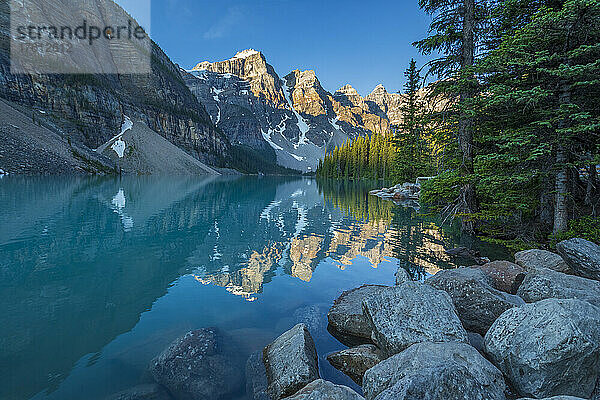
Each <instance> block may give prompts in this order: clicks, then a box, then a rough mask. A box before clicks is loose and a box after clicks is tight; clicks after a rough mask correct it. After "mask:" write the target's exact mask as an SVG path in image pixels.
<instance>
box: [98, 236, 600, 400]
mask: <svg viewBox="0 0 600 400" xmlns="http://www.w3.org/2000/svg"><path fill="white" fill-rule="evenodd" d="M557 248H558V253H559V254H554V253H550V252H547V251H544V250H529V251H526V252H520V253H517V254H516V255H515V262H514V263H513V262H509V261H495V262H489V263H486V264H484V265H474V266H472V267H461V268H458V269H454V270H445V271H441V272H439V273H437V274H436V275H434V276H433V277H431V278H429V279H427V280H426V281H425V282H413V281H410V278H409V276H408V274H407V273H406V271H405V270H404V269H403V268H402V267H401V268H400V269H399V270H398V273H397V274H396V282H395V285H394V286H380V285H365V286H362V287H359V288H356V289H353V290H350V291H346V292H344V293H342V294H341V295H340V297H339V298H338V299H337V300H336V301H335V302H334V304H333V305H332V307H331V308H330V310H329V312H328V315H327V317H328V321H329V327H328V331H329V332H330V333H331V334H332V335H334V337H336V339H338V340H339V341H340V342H341V343H343V344H345V345H347V346H348V348H347V349H344V350H341V351H338V352H335V353H332V354H329V355H327V360H328V362H329V363H330V364H331V365H332V366H333V367H335V368H336V369H338V370H340V371H341V372H343V373H344V374H346V375H348V376H349V377H350V378H351V379H352V380H353V381H354V382H356V383H357V384H358V385H360V386H361V387H362V391H363V393H362V396H361V395H360V394H359V393H357V392H355V391H354V390H352V389H351V388H349V387H345V386H342V385H337V384H334V383H332V382H328V381H325V380H323V379H321V376H320V372H319V359H320V358H319V355H318V354H317V350H316V348H315V344H314V341H313V339H312V336H311V333H310V331H309V327H308V326H307V325H306V324H303V323H300V324H298V325H296V326H294V327H293V328H292V329H290V330H289V331H287V332H284V333H283V334H282V335H281V336H279V337H278V338H277V339H275V340H274V341H273V342H272V343H271V344H269V345H267V346H266V347H265V348H264V349H263V350H262V351H259V352H257V353H254V354H252V355H251V356H250V358H249V359H248V360H246V361H244V360H239V359H236V350H235V348H233V347H232V344H231V343H232V342H231V341H229V340H228V339H227V337H226V335H225V334H224V333H221V332H219V331H218V330H217V329H213V328H209V329H200V330H196V331H192V332H189V333H187V334H186V335H184V336H183V337H181V338H179V339H177V340H176V341H175V342H173V343H172V344H171V345H170V346H169V347H168V348H167V349H165V351H163V353H161V354H160V355H159V356H157V357H156V358H155V359H154V360H153V361H152V363H151V366H150V375H151V376H152V377H153V379H154V381H155V383H153V384H146V385H142V386H139V387H136V388H133V389H131V390H129V391H126V392H121V393H118V394H116V395H114V396H112V397H110V400H142V399H144V400H149V399H153V400H166V399H171V400H209V399H211V400H226V399H237V398H241V397H243V395H244V394H243V393H244V392H245V393H246V394H247V396H248V398H250V399H255V400H278V399H283V398H286V399H293V400H325V399H327V400H337V399H339V400H360V399H363V400H364V399H366V400H392V399H394V400H409V399H410V400H417V399H432V400H433V399H440V400H442V399H443V400H447V399H464V400H474V399H481V400H484V399H485V400H496V399H497V400H506V399H509V400H514V399H521V400H525V399H529V398H535V399H555V400H561V399H563V400H568V399H572V400H573V399H592V400H598V399H600V380H599V375H600V246H598V245H596V244H594V243H591V242H588V241H585V240H583V239H571V240H567V241H564V242H561V243H559V245H558V247H557ZM238 358H239V357H238ZM244 363H245V381H246V387H245V388H244V387H243V382H244V376H243V374H244V369H243V368H240V366H241V365H243V364H244ZM363 396H364V397H363Z"/></svg>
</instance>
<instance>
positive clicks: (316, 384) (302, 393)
mask: <svg viewBox="0 0 600 400" xmlns="http://www.w3.org/2000/svg"><path fill="white" fill-rule="evenodd" d="M288 399H289V400H364V398H363V397H362V396H360V395H359V394H358V393H356V392H355V391H354V390H352V389H350V388H348V387H346V386H341V385H335V384H333V383H331V382H329V381H324V380H323V379H318V380H316V381H313V382H311V383H309V384H308V385H306V386H305V387H304V388H302V389H300V390H299V391H298V392H297V393H296V394H295V395H293V396H292V397H288Z"/></svg>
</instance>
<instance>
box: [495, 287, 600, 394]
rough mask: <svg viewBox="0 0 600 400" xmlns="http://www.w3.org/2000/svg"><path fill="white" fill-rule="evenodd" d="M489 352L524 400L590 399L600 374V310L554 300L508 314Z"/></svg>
mask: <svg viewBox="0 0 600 400" xmlns="http://www.w3.org/2000/svg"><path fill="white" fill-rule="evenodd" d="M485 351H486V353H487V354H488V356H489V357H490V359H491V360H492V362H493V363H494V364H495V365H496V366H498V368H499V369H500V370H501V371H502V372H503V373H504V375H505V376H506V377H507V378H508V379H509V381H510V382H511V384H512V386H513V387H514V389H515V390H517V392H518V394H520V395H521V396H530V397H535V398H543V397H549V396H556V395H571V396H583V397H585V398H589V397H590V396H591V394H592V391H593V390H594V386H595V385H596V380H597V379H598V370H599V368H600V309H599V308H597V307H594V306H593V305H591V304H589V303H587V302H584V301H581V300H572V299H569V300H558V299H548V300H542V301H538V302H536V303H533V304H528V305H525V306H523V307H518V308H513V309H510V310H508V311H507V312H505V313H504V314H502V316H501V317H500V318H498V320H496V322H495V323H494V325H493V326H492V327H491V328H490V330H489V331H488V333H487V335H486V336H485Z"/></svg>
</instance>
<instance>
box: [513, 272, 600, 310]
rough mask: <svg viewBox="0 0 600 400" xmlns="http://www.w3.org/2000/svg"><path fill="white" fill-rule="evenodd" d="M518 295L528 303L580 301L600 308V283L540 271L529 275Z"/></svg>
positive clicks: (560, 273)
mask: <svg viewBox="0 0 600 400" xmlns="http://www.w3.org/2000/svg"><path fill="white" fill-rule="evenodd" d="M518 295H519V296H520V297H521V298H522V299H523V300H525V302H527V303H535V302H536V301H540V300H545V299H553V298H554V299H579V300H583V301H587V302H588V303H591V304H593V305H595V306H596V307H600V282H598V281H595V280H592V279H586V278H581V277H579V276H574V275H567V274H563V273H562V272H556V271H552V270H549V269H538V270H535V271H533V272H531V273H529V274H528V275H527V277H526V278H525V280H524V281H523V283H522V284H521V287H520V288H519V292H518Z"/></svg>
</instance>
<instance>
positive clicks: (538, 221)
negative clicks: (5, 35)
mask: <svg viewBox="0 0 600 400" xmlns="http://www.w3.org/2000/svg"><path fill="white" fill-rule="evenodd" d="M421 3H422V4H421V5H422V6H424V7H426V10H428V11H429V12H435V11H439V10H440V7H446V8H448V7H449V8H450V9H452V7H456V9H452V10H450V11H451V12H450V13H449V14H446V15H442V14H440V13H438V14H435V15H434V23H433V24H432V32H434V34H433V35H432V36H431V37H430V38H427V39H425V40H423V41H421V42H418V43H417V47H418V48H419V49H420V50H421V51H423V52H425V53H427V52H435V51H440V52H441V53H442V57H441V58H440V59H439V60H436V61H435V62H434V63H433V68H432V72H436V73H438V75H441V77H442V78H450V79H446V80H442V81H440V82H438V83H437V84H436V85H435V91H434V93H437V94H438V95H441V96H445V97H446V98H448V99H449V101H450V102H451V103H452V104H451V107H449V108H448V109H446V110H444V111H443V112H441V113H438V118H437V120H438V121H440V126H442V127H444V126H445V129H446V131H447V132H448V137H455V138H457V137H458V134H457V132H458V125H459V123H460V121H461V120H464V118H465V117H466V118H468V119H470V121H471V122H472V123H473V128H474V129H473V148H474V160H473V173H472V174H470V177H468V181H469V182H471V183H472V184H474V185H475V187H476V193H477V203H478V208H479V209H478V212H477V213H476V214H473V215H471V217H472V218H477V219H478V221H479V229H480V231H481V232H485V233H486V234H488V235H493V236H494V237H496V238H500V239H502V240H507V241H511V240H514V241H515V243H529V242H535V241H537V240H540V241H544V240H546V239H547V237H548V232H549V231H550V230H551V229H552V227H553V225H555V226H556V222H557V218H559V217H556V214H555V210H556V209H557V207H559V201H558V199H560V198H564V199H566V202H567V207H566V210H565V213H566V214H567V215H566V218H568V219H575V220H576V221H580V220H579V219H578V218H580V217H582V216H585V215H586V214H587V215H589V214H591V213H597V209H598V206H597V203H594V199H597V198H598V197H600V194H599V192H598V184H597V178H596V177H594V176H591V174H588V175H586V176H580V171H581V170H587V171H590V170H592V169H594V168H595V166H596V165H598V164H599V156H598V154H599V145H600V136H599V131H600V108H599V107H598V93H600V79H598V76H600V2H598V1H594V0H552V1H551V0H534V1H525V0H498V1H493V2H483V1H482V2H476V7H477V13H476V14H477V16H478V17H477V21H476V38H475V39H476V41H477V42H478V43H479V52H478V56H477V58H476V62H475V64H474V67H473V69H472V70H470V71H466V72H468V73H471V74H472V78H471V80H472V82H470V83H469V82H468V79H467V80H465V77H467V76H468V75H465V74H460V73H457V71H458V69H457V67H458V64H457V63H458V59H457V58H456V57H458V56H460V54H459V47H457V43H459V41H460V38H459V33H460V32H458V31H457V26H459V25H460V22H461V16H460V10H459V9H460V6H461V4H462V3H463V1H459V2H453V3H446V2H437V1H433V0H431V1H425V0H422V1H421ZM452 4H453V5H452ZM486 7H487V9H485V8H486ZM452 13H454V14H452ZM453 15H454V17H456V18H454V17H453ZM453 18H454V19H453ZM446 28H447V29H446ZM453 57H454V58H453ZM452 66H454V67H453V68H452ZM440 72H443V73H445V75H444V74H439V73H440ZM469 85H470V86H469ZM469 87H470V88H471V89H477V93H479V95H477V96H473V97H472V98H471V99H469V100H468V101H458V99H460V98H461V97H460V94H461V93H462V92H463V91H464V90H465V89H469ZM440 131H444V129H441V130H440ZM447 150H448V152H449V153H450V154H449V155H447V158H448V162H447V163H446V165H447V166H448V167H449V169H450V171H449V172H447V173H443V174H441V175H440V177H439V178H438V179H436V180H435V181H433V182H431V183H429V184H427V185H426V186H425V188H424V195H423V197H422V199H424V200H426V201H428V202H431V203H433V204H444V205H446V204H448V203H449V202H451V201H452V199H451V197H452V196H453V195H455V191H453V190H455V189H456V187H457V186H458V185H460V184H461V181H460V178H459V177H460V175H459V173H458V171H460V168H461V166H460V163H462V162H463V160H461V158H462V157H461V156H462V155H461V153H460V152H459V151H458V147H454V149H452V148H448V149H447ZM561 154H562V155H564V157H560V155H561ZM562 171H564V172H565V175H566V177H567V184H566V186H565V189H564V190H561V191H559V192H557V189H556V188H557V183H558V181H559V180H558V178H559V176H560V174H559V173H561V172H562ZM463 175H464V174H463ZM463 183H464V182H463ZM586 187H588V188H591V192H590V189H588V192H587V194H586V189H585V188H586ZM590 199H591V200H590ZM561 218H562V217H561ZM581 221H588V220H587V219H585V218H584V219H582V220H581ZM590 221H593V219H592V220H590ZM574 224H575V225H574V226H576V227H579V225H578V224H579V223H578V222H574ZM581 228H582V229H577V228H572V227H571V228H569V232H571V233H573V232H581V233H580V234H581V235H584V234H587V233H586V232H587V230H586V229H583V227H581ZM525 231H528V233H526V234H524V232H525Z"/></svg>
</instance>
